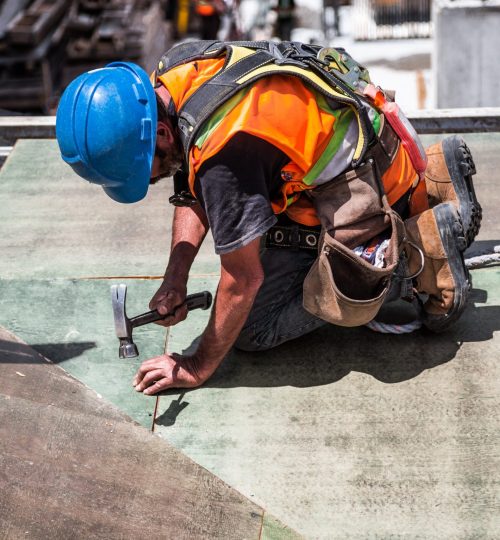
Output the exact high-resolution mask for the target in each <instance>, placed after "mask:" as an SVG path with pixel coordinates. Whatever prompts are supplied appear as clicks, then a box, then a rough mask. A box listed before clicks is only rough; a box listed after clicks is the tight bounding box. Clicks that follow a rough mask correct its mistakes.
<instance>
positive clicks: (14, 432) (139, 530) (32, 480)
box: [0, 328, 299, 540]
mask: <svg viewBox="0 0 500 540" xmlns="http://www.w3.org/2000/svg"><path fill="white" fill-rule="evenodd" d="M0 362H1V363H2V365H3V369H2V378H1V380H0V450H1V451H0V455H1V458H0V466H1V478H2V490H1V492H0V530H1V531H2V532H1V536H2V538H6V539H11V538H12V539H14V538H21V537H22V538H36V539H45V538H53V539H66V538H69V537H72V538H106V539H109V538H134V537H137V538H146V537H147V538H158V539H160V538H185V539H189V540H191V539H195V538H199V539H206V538H229V537H236V538H248V539H255V540H259V539H261V538H290V539H293V538H299V537H298V535H296V534H295V533H294V532H293V531H291V530H290V529H287V528H286V527H285V526H283V525H282V524H280V523H279V522H278V521H277V520H276V519H275V518H273V517H272V516H267V515H266V512H265V511H264V510H263V509H262V508H260V507H258V506H257V505H255V504H254V503H252V502H250V501H248V500H246V499H245V498H244V497H243V496H242V495H240V494H239V493H237V492H236V491H235V490H233V489H231V488H230V487H229V486H227V485H226V484H224V483H223V482H222V481H221V480H219V479H218V478H216V477H214V476H213V475H212V474H210V473H209V472H207V471H206V470H204V469H202V468H201V467H199V466H197V465H196V464H195V463H193V462H192V461H191V460H189V459H188V458H186V457H185V456H183V455H182V454H181V453H180V452H179V451H177V450H175V449H174V448H173V447H172V446H170V445H168V444H166V443H165V442H164V441H161V440H160V439H159V438H158V437H155V436H154V435H152V434H151V433H148V432H147V431H146V430H144V429H143V428H142V427H140V426H139V425H137V424H135V423H134V422H133V421H132V420H130V419H129V418H128V417H127V416H126V415H124V414H123V413H121V412H120V411H118V410H117V409H115V408H114V407H112V406H111V405H109V404H107V403H106V402H104V401H103V400H102V399H101V398H99V397H98V396H97V395H96V394H95V392H93V391H91V390H89V389H88V388H85V386H83V385H82V384H81V383H79V382H78V381H77V380H76V379H73V378H72V377H69V376H68V375H67V374H66V373H65V372H64V371H63V370H62V369H60V368H58V367H57V366H55V365H54V364H50V363H48V362H47V361H46V360H45V359H43V358H42V357H41V356H40V355H39V354H37V353H36V352H35V351H34V350H33V349H31V348H30V347H29V346H27V345H26V344H24V343H22V342H20V341H19V340H18V339H16V338H15V336H13V335H12V334H10V333H8V332H6V331H5V330H4V329H2V328H0ZM266 531H267V532H268V533H270V534H271V535H268V534H267V533H266ZM273 531H275V532H277V533H278V535H281V536H278V535H273Z"/></svg>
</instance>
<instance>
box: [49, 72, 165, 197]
mask: <svg viewBox="0 0 500 540" xmlns="http://www.w3.org/2000/svg"><path fill="white" fill-rule="evenodd" d="M156 124H157V108H156V97H155V92H154V89H153V86H152V84H151V82H150V80H149V78H148V76H147V74H146V72H145V71H144V70H143V69H142V68H140V67H139V66H137V65H136V64H132V63H130V62H113V63H111V64H109V65H107V66H106V67H104V68H102V69H96V70H93V71H89V72H88V73H84V74H83V75H80V76H79V77H77V78H76V79H75V80H74V81H73V82H72V83H71V84H70V85H69V86H68V88H66V90H65V92H64V94H63V95H62V97H61V101H60V103H59V107H58V109H57V118H56V137H57V141H58V143H59V149H60V150H61V155H62V158H63V159H64V161H66V163H68V164H69V165H71V167H72V168H73V170H74V171H75V172H76V173H77V174H79V175H80V176H82V177H83V178H85V179H86V180H88V181H89V182H93V183H96V184H100V185H101V186H102V187H103V189H104V191H105V192H106V193H107V194H108V195H109V196H110V197H111V198H112V199H114V200H115V201H118V202H122V203H132V202H137V201H140V200H141V199H142V198H144V197H145V196H146V193H147V191H148V187H149V179H150V176H151V167H152V164H153V158H154V151H155V143H156Z"/></svg>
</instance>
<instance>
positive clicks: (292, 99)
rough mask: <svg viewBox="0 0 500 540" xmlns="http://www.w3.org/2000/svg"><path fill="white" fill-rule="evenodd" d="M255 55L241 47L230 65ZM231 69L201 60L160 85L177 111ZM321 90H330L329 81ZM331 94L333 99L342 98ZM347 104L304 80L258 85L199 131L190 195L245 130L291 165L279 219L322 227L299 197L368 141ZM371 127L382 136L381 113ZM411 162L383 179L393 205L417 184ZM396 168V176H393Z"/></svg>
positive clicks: (402, 161) (278, 204)
mask: <svg viewBox="0 0 500 540" xmlns="http://www.w3.org/2000/svg"><path fill="white" fill-rule="evenodd" d="M253 53H254V51H253V50H251V49H247V48H245V47H234V48H233V54H232V56H231V58H230V61H229V62H228V65H229V66H231V65H234V64H235V63H237V62H238V61H239V60H240V59H242V58H244V57H246V56H249V55H250V54H253ZM224 63H225V58H207V59H201V60H195V61H192V62H188V63H185V64H181V65H179V66H177V67H174V68H172V69H170V70H169V71H167V72H166V73H164V74H162V75H160V76H159V78H158V79H159V81H160V82H161V83H162V84H164V85H165V86H166V87H167V89H168V91H169V92H170V94H171V95H172V98H173V101H174V104H175V107H176V110H177V111H180V110H181V109H182V107H183V105H184V104H185V103H186V101H187V100H188V99H190V97H191V96H193V95H194V94H195V93H196V92H197V91H198V90H199V89H200V87H201V86H202V85H203V84H204V83H206V82H207V81H210V80H211V79H212V78H213V77H215V76H216V75H217V74H218V73H220V71H221V70H222V69H223V67H224ZM266 67H267V68H274V67H280V66H273V65H271V66H266ZM285 67H288V66H285ZM291 67H294V66H291ZM225 69H227V66H226V67H225ZM280 69H281V70H282V69H283V66H282V67H281V68H280ZM313 75H314V74H313ZM243 78H244V76H243ZM318 79H319V77H318ZM320 83H321V84H325V83H324V81H319V83H318V84H320ZM330 94H331V95H332V96H333V95H335V92H334V91H331V92H330ZM342 105H343V106H342V107H339V108H337V107H335V106H334V105H333V103H330V101H329V100H327V99H326V97H325V96H324V95H323V94H320V93H319V92H318V91H317V90H314V89H313V88H310V87H308V86H306V85H305V84H304V83H303V82H302V80H300V79H299V78H297V77H290V76H285V75H282V74H276V75H272V76H267V77H265V78H261V79H258V80H257V81H256V82H254V83H253V84H251V85H249V86H246V87H244V88H243V89H242V90H240V91H238V92H237V93H236V94H234V95H233V96H232V97H231V98H229V100H228V101H226V102H225V103H223V104H222V105H221V106H220V107H219V108H218V109H217V110H215V111H213V112H212V114H211V115H210V116H209V117H208V119H207V121H206V122H204V123H203V124H202V126H201V127H200V128H199V131H198V132H197V136H196V138H195V140H194V145H193V146H192V147H191V148H190V150H189V181H190V188H191V191H192V192H193V194H194V180H195V175H196V173H197V172H198V171H199V169H200V167H201V166H202V164H203V163H204V162H205V161H206V160H208V159H210V158H211V157H213V156H214V155H216V154H217V153H218V152H219V151H220V150H221V149H222V148H223V147H224V145H225V144H226V143H227V141H228V140H229V139H230V138H231V137H232V136H234V135H235V134H236V133H237V132H240V131H243V132H246V133H249V134H250V135H254V136H256V137H260V138H262V139H264V140H266V141H268V142H269V143H271V144H273V145H274V146H275V147H277V148H279V149H280V150H281V151H283V152H284V153H285V154H286V155H287V156H288V157H289V158H290V162H289V163H288V164H287V165H286V166H285V167H284V168H283V170H282V179H283V180H284V182H283V187H282V194H281V197H280V198H279V199H278V200H275V201H272V206H273V210H274V212H275V213H280V212H283V211H286V210H287V209H288V213H289V214H290V216H291V217H292V219H295V220H296V221H298V222H299V223H303V224H304V225H313V224H317V223H319V222H318V221H317V219H316V218H315V216H314V212H312V211H311V209H310V208H309V206H308V204H307V201H304V200H303V199H304V198H303V197H302V198H299V197H300V192H301V191H304V190H307V189H311V188H313V187H314V186H315V185H318V184H319V183H322V182H325V181H327V180H330V179H331V178H332V177H334V176H336V174H340V173H341V172H343V170H345V169H346V168H348V166H349V165H350V161H351V160H352V158H353V155H354V154H355V153H356V152H359V149H360V147H361V146H362V145H363V142H364V141H362V137H363V133H362V130H361V129H359V122H360V120H359V116H358V115H357V111H356V109H355V108H354V107H351V106H350V105H349V104H347V105H344V104H342ZM371 120H372V124H373V125H374V128H375V131H376V132H377V131H378V127H379V114H378V113H377V112H376V111H375V109H372V111H371ZM348 132H350V133H351V141H350V142H351V144H343V143H344V141H345V138H346V134H347V133H348ZM353 137H354V140H352V139H353ZM356 139H357V140H356ZM352 143H354V144H352ZM353 146H354V147H355V150H353ZM406 157H407V156H406V154H405V152H404V151H401V150H400V152H399V154H398V156H397V158H396V159H395V162H394V164H393V165H394V167H392V166H391V168H390V169H392V173H391V174H387V173H386V174H384V178H383V180H384V187H385V189H386V193H387V196H388V199H389V204H392V203H394V202H395V201H396V200H397V199H398V198H399V197H400V196H402V195H403V194H404V193H405V192H406V191H407V190H408V188H409V186H410V185H411V183H412V182H413V180H414V178H415V173H414V171H412V170H411V167H409V166H408V162H407V159H406ZM339 159H340V160H341V162H342V163H341V164H339ZM410 165H411V164H410ZM396 169H397V171H398V173H397V176H396V175H394V174H393V173H394V172H395V170H396ZM388 172H389V171H388ZM294 203H295V204H294ZM299 203H300V204H299ZM294 206H295V209H294Z"/></svg>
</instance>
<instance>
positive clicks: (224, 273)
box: [133, 239, 264, 394]
mask: <svg viewBox="0 0 500 540" xmlns="http://www.w3.org/2000/svg"><path fill="white" fill-rule="evenodd" d="M259 244H260V242H259V239H257V240H254V241H253V242H251V243H250V244H249V245H247V246H245V247H243V248H241V249H238V250H236V251H234V252H232V253H229V254H227V255H222V256H221V277H220V281H219V286H218V289H217V295H216V299H215V304H214V307H213V309H212V314H211V317H210V321H209V323H208V325H207V327H206V329H205V331H204V332H203V335H202V337H201V341H200V344H199V346H198V349H197V351H196V353H195V354H194V355H192V356H181V355H178V354H172V355H169V354H164V355H161V356H157V357H155V358H152V359H151V360H147V361H146V362H144V363H143V364H142V365H141V367H140V368H139V370H138V372H137V374H136V376H135V378H134V381H133V384H134V386H135V389H136V390H137V391H139V392H141V391H144V393H145V394H155V393H157V392H160V391H162V390H165V389H167V388H173V387H175V388H189V387H194V386H199V385H200V384H203V382H205V381H206V380H207V379H208V378H209V377H210V376H211V375H212V374H213V372H214V371H215V370H216V369H217V367H218V366H219V364H220V363H221V362H222V360H223V358H224V356H225V355H226V354H227V352H228V351H229V349H230V348H231V347H232V345H233V344H234V342H235V341H236V338H237V337H238V335H239V333H240V331H241V328H242V327H243V325H244V324H245V321H246V320H247V318H248V314H249V313H250V309H251V307H252V304H253V301H254V299H255V296H256V294H257V292H258V290H259V288H260V286H261V284H262V281H263V279H264V274H263V270H262V265H261V263H260V256H259Z"/></svg>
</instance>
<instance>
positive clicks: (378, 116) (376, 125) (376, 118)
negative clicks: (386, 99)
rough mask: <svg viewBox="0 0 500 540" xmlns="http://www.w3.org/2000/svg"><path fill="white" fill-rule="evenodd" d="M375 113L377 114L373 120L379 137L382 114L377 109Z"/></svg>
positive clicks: (374, 129) (374, 128)
mask: <svg viewBox="0 0 500 540" xmlns="http://www.w3.org/2000/svg"><path fill="white" fill-rule="evenodd" d="M373 112H374V113H375V116H374V118H373V120H372V126H373V131H375V133H376V134H377V135H378V134H379V131H380V113H379V112H378V111H377V110H375V109H373Z"/></svg>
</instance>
